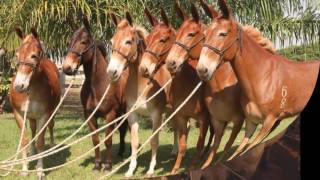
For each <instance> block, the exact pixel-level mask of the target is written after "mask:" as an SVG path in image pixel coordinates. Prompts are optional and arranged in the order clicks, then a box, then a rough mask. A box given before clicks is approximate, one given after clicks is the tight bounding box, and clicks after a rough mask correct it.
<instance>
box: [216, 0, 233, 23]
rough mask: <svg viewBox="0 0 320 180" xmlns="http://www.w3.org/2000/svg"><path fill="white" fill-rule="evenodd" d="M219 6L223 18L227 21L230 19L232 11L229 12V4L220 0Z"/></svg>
mask: <svg viewBox="0 0 320 180" xmlns="http://www.w3.org/2000/svg"><path fill="white" fill-rule="evenodd" d="M218 5H219V8H220V10H221V12H222V17H224V18H225V19H229V17H230V11H229V8H228V6H227V3H226V1H225V0H219V1H218Z"/></svg>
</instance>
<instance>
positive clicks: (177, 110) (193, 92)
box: [99, 81, 203, 180]
mask: <svg viewBox="0 0 320 180" xmlns="http://www.w3.org/2000/svg"><path fill="white" fill-rule="evenodd" d="M202 83H203V82H202V81H200V82H199V83H198V85H197V86H196V87H195V88H194V89H193V90H192V92H191V93H190V94H189V96H188V97H187V98H186V99H185V100H184V101H183V102H182V103H181V104H180V105H179V107H178V108H177V109H176V110H175V111H174V112H173V113H172V114H171V115H170V116H169V117H168V118H167V119H166V120H165V121H164V122H163V123H162V124H161V126H160V127H159V128H158V129H157V130H156V131H154V132H153V133H152V135H151V136H150V137H149V138H148V139H147V140H146V141H145V142H144V143H143V144H142V145H141V146H140V147H139V149H138V151H137V153H139V152H140V151H141V150H142V149H143V148H144V146H146V145H147V143H149V142H150V141H151V139H152V138H153V137H154V136H155V135H156V134H157V133H158V132H159V131H160V130H161V129H162V128H163V127H164V126H165V125H166V124H167V123H168V122H169V121H170V120H171V119H172V118H173V117H174V115H176V114H177V113H178V112H179V110H180V109H181V108H182V107H183V106H184V105H185V104H186V103H187V102H188V101H189V100H190V98H191V97H192V96H193V95H194V94H195V93H196V92H197V90H198V89H199V88H200V86H201V85H202ZM138 156H139V154H137V158H138ZM131 157H132V156H130V157H129V158H127V159H126V160H125V161H124V162H123V163H122V164H120V165H119V166H118V167H116V168H115V169H114V170H112V171H111V172H110V173H108V174H106V175H104V176H102V177H100V178H99V180H100V179H104V178H107V177H110V176H112V175H113V174H114V173H116V172H117V171H118V170H119V169H120V168H122V167H123V166H124V165H126V164H127V163H128V162H129V161H130V160H131Z"/></svg>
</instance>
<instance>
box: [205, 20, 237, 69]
mask: <svg viewBox="0 0 320 180" xmlns="http://www.w3.org/2000/svg"><path fill="white" fill-rule="evenodd" d="M237 31H238V36H237V38H236V39H235V40H234V41H233V42H232V43H230V44H229V45H228V46H227V47H226V48H224V49H223V50H220V49H218V48H216V47H213V46H211V45H210V44H207V43H204V44H203V47H206V48H208V49H210V50H211V51H213V52H215V53H216V54H218V55H219V64H218V66H220V64H221V62H222V61H223V57H224V53H225V52H226V51H227V50H229V49H230V48H231V47H232V46H233V45H234V44H235V43H236V42H237V41H240V48H241V47H242V37H241V31H242V30H241V28H240V27H239V26H238V27H237ZM218 66H217V67H218Z"/></svg>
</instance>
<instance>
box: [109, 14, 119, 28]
mask: <svg viewBox="0 0 320 180" xmlns="http://www.w3.org/2000/svg"><path fill="white" fill-rule="evenodd" d="M110 17H111V19H112V22H113V24H114V25H115V26H118V23H119V19H118V17H117V16H116V15H115V14H114V13H110Z"/></svg>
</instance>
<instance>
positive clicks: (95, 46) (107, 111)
mask: <svg viewBox="0 0 320 180" xmlns="http://www.w3.org/2000/svg"><path fill="white" fill-rule="evenodd" d="M83 20H84V21H83V22H84V25H85V26H84V27H83V28H80V29H78V30H77V31H76V32H75V33H74V35H73V38H72V39H71V41H70V47H69V51H68V54H67V55H66V58H65V61H64V62H63V71H64V73H65V74H67V75H74V74H76V73H77V70H78V68H79V66H81V65H83V69H84V74H85V81H84V84H83V86H82V88H81V103H82V106H83V109H84V115H85V118H88V116H89V115H90V114H91V113H92V112H93V110H94V109H95V107H96V106H97V104H98V102H99V101H100V99H101V98H102V96H103V94H104V92H105V90H106V88H107V86H108V85H109V84H110V83H111V82H110V80H109V78H108V76H107V72H106V69H107V67H108V60H107V57H106V56H107V53H106V49H105V47H104V45H103V44H102V43H101V42H99V41H96V40H94V39H93V37H92V35H91V33H90V25H89V22H88V20H87V19H86V18H84V19H83ZM124 86H125V78H122V79H121V80H120V81H119V82H117V83H113V84H111V87H110V89H109V92H108V93H107V95H106V98H105V99H104V100H103V102H102V104H101V106H100V107H99V108H98V110H97V112H96V113H95V115H94V116H93V117H92V118H91V119H90V121H89V122H88V126H89V129H90V131H95V130H96V129H98V122H97V121H98V118H99V117H101V118H104V119H105V120H106V123H110V122H112V121H113V120H114V119H115V118H117V117H119V116H121V115H122V114H124V113H125V111H126V109H125V108H126V107H125V99H124ZM112 130H113V127H112V126H111V127H108V128H107V129H106V136H108V135H109V134H110V132H111V131H112ZM126 131H127V124H123V125H122V126H120V128H119V132H120V147H119V153H118V155H120V156H122V155H123V153H124V151H125V140H124V139H125V134H126ZM92 142H93V145H94V146H96V145H97V144H99V133H96V134H93V135H92ZM105 146H106V151H107V152H106V157H107V159H106V162H105V163H104V164H105V167H104V170H106V171H108V170H111V168H112V136H111V137H110V138H109V139H108V140H106V141H105ZM101 168H102V161H101V153H100V148H99V147H98V148H96V149H95V166H94V168H93V170H98V171H99V170H101Z"/></svg>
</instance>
